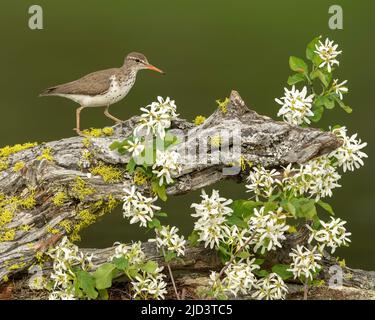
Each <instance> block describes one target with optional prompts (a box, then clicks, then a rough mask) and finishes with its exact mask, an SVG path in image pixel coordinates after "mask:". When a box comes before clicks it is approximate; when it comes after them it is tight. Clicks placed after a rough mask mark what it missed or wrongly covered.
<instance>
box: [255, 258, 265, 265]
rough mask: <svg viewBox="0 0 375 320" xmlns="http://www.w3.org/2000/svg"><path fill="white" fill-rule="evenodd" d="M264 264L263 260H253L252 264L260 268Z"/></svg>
mask: <svg viewBox="0 0 375 320" xmlns="http://www.w3.org/2000/svg"><path fill="white" fill-rule="evenodd" d="M263 263H264V259H255V261H254V264H257V265H258V266H261V265H262V264H263Z"/></svg>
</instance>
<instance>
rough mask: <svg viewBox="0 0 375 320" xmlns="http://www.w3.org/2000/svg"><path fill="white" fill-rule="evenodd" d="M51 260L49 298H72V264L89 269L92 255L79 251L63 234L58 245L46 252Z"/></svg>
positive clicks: (73, 277)
mask: <svg viewBox="0 0 375 320" xmlns="http://www.w3.org/2000/svg"><path fill="white" fill-rule="evenodd" d="M46 254H47V255H49V256H50V257H51V258H52V260H53V265H52V266H53V270H52V272H51V275H50V280H52V287H53V289H54V292H52V293H51V294H50V297H49V298H50V299H51V300H56V299H59V300H71V299H74V295H73V292H74V279H75V274H74V272H73V271H72V267H73V266H77V265H78V266H79V267H80V268H81V269H82V270H85V271H89V270H90V269H91V268H92V259H93V255H92V254H91V255H87V254H84V253H83V252H80V251H79V249H78V247H77V246H76V245H74V244H73V243H71V242H70V241H69V240H68V238H67V237H66V236H65V237H64V238H63V239H62V240H61V241H60V243H59V244H58V245H56V246H55V247H54V248H52V249H50V250H49V251H48V252H47V253H46Z"/></svg>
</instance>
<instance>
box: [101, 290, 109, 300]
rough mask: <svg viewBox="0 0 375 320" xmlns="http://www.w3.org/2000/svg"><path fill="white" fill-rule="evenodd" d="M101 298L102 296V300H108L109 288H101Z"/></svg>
mask: <svg viewBox="0 0 375 320" xmlns="http://www.w3.org/2000/svg"><path fill="white" fill-rule="evenodd" d="M99 298H100V300H108V299H109V295H108V291H107V289H102V290H99Z"/></svg>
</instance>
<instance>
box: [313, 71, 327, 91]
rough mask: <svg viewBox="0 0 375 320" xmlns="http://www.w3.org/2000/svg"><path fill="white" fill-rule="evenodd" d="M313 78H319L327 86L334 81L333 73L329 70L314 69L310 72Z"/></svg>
mask: <svg viewBox="0 0 375 320" xmlns="http://www.w3.org/2000/svg"><path fill="white" fill-rule="evenodd" d="M310 77H311V79H316V78H319V79H320V81H321V82H322V83H323V85H324V86H325V87H326V88H327V87H328V86H329V84H330V83H331V81H332V74H331V73H329V72H323V71H322V70H320V69H317V70H314V71H313V72H311V74H310Z"/></svg>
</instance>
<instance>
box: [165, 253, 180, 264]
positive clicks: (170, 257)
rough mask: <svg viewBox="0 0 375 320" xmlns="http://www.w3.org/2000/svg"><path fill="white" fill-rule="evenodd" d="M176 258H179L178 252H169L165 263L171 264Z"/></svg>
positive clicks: (166, 254)
mask: <svg viewBox="0 0 375 320" xmlns="http://www.w3.org/2000/svg"><path fill="white" fill-rule="evenodd" d="M176 257H177V254H176V252H174V251H167V252H166V253H165V256H164V259H165V262H171V261H172V260H173V259H175V258H176Z"/></svg>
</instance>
